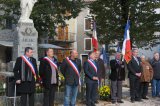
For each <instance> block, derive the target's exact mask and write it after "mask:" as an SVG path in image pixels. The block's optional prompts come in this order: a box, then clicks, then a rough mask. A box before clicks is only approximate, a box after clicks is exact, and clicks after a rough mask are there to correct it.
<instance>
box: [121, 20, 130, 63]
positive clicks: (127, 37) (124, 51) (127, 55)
mask: <svg viewBox="0 0 160 106" xmlns="http://www.w3.org/2000/svg"><path fill="white" fill-rule="evenodd" d="M129 28H130V21H129V20H127V24H126V26H125V33H124V41H123V47H122V55H123V57H124V59H125V61H126V62H127V63H128V62H129V61H130V60H131V58H132V57H131V55H132V52H131V42H130V35H129Z"/></svg>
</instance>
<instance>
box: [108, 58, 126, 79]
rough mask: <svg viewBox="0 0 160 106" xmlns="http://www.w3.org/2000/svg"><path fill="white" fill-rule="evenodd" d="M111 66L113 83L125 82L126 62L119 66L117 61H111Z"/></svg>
mask: <svg viewBox="0 0 160 106" xmlns="http://www.w3.org/2000/svg"><path fill="white" fill-rule="evenodd" d="M110 66H111V74H110V79H111V80H112V81H116V80H118V81H122V80H125V69H124V62H122V64H119V63H118V62H117V60H111V61H110Z"/></svg>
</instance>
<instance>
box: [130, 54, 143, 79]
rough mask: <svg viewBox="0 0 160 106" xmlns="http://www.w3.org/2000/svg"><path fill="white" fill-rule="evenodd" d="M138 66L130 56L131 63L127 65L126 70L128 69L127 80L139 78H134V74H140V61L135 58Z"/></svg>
mask: <svg viewBox="0 0 160 106" xmlns="http://www.w3.org/2000/svg"><path fill="white" fill-rule="evenodd" d="M137 59H138V62H139V64H138V63H137V61H136V60H135V59H134V57H133V56H132V59H131V61H129V63H128V64H127V68H128V71H129V73H128V77H129V78H139V77H138V76H136V73H140V72H141V71H142V67H141V64H140V63H141V60H140V58H139V57H137Z"/></svg>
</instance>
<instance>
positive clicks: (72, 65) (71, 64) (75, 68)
mask: <svg viewBox="0 0 160 106" xmlns="http://www.w3.org/2000/svg"><path fill="white" fill-rule="evenodd" d="M66 60H67V61H68V63H69V64H70V66H71V67H72V68H73V70H74V71H75V73H76V74H77V76H78V77H79V85H81V80H80V74H79V71H78V69H77V67H76V65H75V64H74V63H73V62H72V61H71V60H70V59H69V58H68V57H66Z"/></svg>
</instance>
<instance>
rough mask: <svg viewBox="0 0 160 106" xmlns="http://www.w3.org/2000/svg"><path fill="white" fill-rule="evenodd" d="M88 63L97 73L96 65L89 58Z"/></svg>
mask: <svg viewBox="0 0 160 106" xmlns="http://www.w3.org/2000/svg"><path fill="white" fill-rule="evenodd" d="M88 63H89V64H90V65H91V66H92V67H93V68H94V71H95V72H96V73H97V67H96V65H95V64H94V63H93V62H92V61H91V60H90V59H88Z"/></svg>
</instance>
